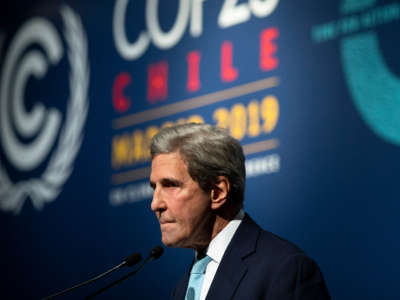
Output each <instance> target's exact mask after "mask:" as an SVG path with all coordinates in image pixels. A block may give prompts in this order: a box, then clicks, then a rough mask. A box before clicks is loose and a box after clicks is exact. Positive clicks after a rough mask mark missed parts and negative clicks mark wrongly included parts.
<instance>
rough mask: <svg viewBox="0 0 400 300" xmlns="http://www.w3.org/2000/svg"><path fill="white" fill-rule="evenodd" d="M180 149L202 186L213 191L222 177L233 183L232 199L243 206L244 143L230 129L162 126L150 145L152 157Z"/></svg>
mask: <svg viewBox="0 0 400 300" xmlns="http://www.w3.org/2000/svg"><path fill="white" fill-rule="evenodd" d="M173 152H178V153H179V154H180V155H181V157H182V159H183V160H184V161H185V163H186V165H187V168H188V172H189V175H190V176H191V177H192V179H193V180H194V181H196V182H197V183H198V184H199V186H200V188H201V189H202V190H203V191H205V192H209V191H210V190H211V189H212V188H213V187H214V185H215V183H216V182H217V179H218V176H225V177H226V178H228V180H229V183H230V186H231V188H230V191H229V194H228V202H231V204H234V203H236V204H240V205H241V206H242V204H243V199H244V190H245V178H246V169H245V164H244V160H245V158H244V154H243V149H242V146H241V145H240V143H239V142H238V141H237V140H235V139H234V138H233V137H231V136H230V135H229V134H228V133H227V132H226V130H224V129H222V128H219V127H215V126H211V125H208V124H195V123H190V124H183V125H176V126H172V127H165V128H163V129H161V130H160V131H159V132H158V133H157V134H156V135H155V136H154V137H153V140H152V143H151V146H150V153H151V158H152V159H154V157H155V156H156V155H158V154H168V153H173Z"/></svg>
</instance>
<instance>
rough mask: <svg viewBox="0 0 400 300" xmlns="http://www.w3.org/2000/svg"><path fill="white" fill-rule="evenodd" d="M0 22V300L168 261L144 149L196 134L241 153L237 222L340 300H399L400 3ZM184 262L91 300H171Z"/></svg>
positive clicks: (104, 12)
mask: <svg viewBox="0 0 400 300" xmlns="http://www.w3.org/2000/svg"><path fill="white" fill-rule="evenodd" d="M1 7H2V9H1V13H0V15H1V17H0V24H1V25H0V72H1V73H0V76H1V77H0V81H1V82H0V159H1V161H0V228H1V229H0V230H1V231H0V233H1V237H2V243H1V247H0V262H1V265H2V267H3V271H2V275H1V278H0V282H1V292H0V293H1V297H2V298H4V299H26V298H32V299H37V298H41V297H44V296H47V295H49V294H51V293H53V292H56V291H58V290H61V289H63V288H66V287H69V286H72V285H74V284H76V283H78V282H81V281H84V280H86V279H88V278H90V277H92V276H94V275H97V274H99V273H101V272H103V271H105V270H106V269H107V268H109V267H112V266H113V265H116V264H118V263H119V262H120V261H122V260H123V259H124V257H125V256H127V255H129V254H130V253H132V252H135V251H139V252H141V253H142V255H143V256H146V255H147V253H148V252H149V250H150V249H151V248H152V247H153V246H155V245H158V244H160V243H161V242H160V232H159V226H158V223H157V220H156V218H155V217H154V215H153V213H152V212H151V210H150V201H151V190H150V189H149V186H148V176H149V166H150V161H149V153H148V144H149V141H150V139H151V137H152V136H153V135H154V134H155V133H156V132H157V131H158V130H159V128H161V127H163V126H168V125H169V124H171V123H172V124H175V123H184V122H191V121H195V122H207V123H211V124H216V125H219V126H224V127H226V128H227V130H228V131H229V132H230V133H231V134H232V135H233V136H234V137H236V138H237V139H239V140H240V142H241V143H242V145H243V147H244V150H245V153H246V161H247V163H246V170H247V175H248V178H247V182H246V184H247V186H246V199H245V210H246V211H247V212H248V213H249V214H250V215H251V216H252V217H253V218H254V219H255V220H256V221H257V222H258V223H259V224H260V225H262V226H263V227H264V228H265V229H268V230H270V231H272V232H274V233H276V234H278V235H280V236H282V237H284V238H286V239H288V240H290V241H292V242H294V243H296V244H297V245H298V246H299V247H301V248H302V249H304V250H305V251H306V252H307V253H308V254H309V255H310V256H311V257H313V258H315V260H316V261H317V262H318V263H319V265H320V267H321V269H322V271H323V274H324V276H325V279H326V281H327V285H328V288H329V290H330V292H331V295H332V298H333V299H398V291H397V285H398V278H400V272H399V270H400V260H399V259H398V258H397V256H398V253H399V250H400V242H399V241H398V240H397V238H396V236H398V233H399V230H398V228H399V226H400V221H399V218H398V215H399V208H400V204H399V201H398V200H399V194H400V193H399V190H398V182H397V180H398V177H399V176H398V173H399V170H400V159H399V155H400V148H399V147H400V121H399V120H400V102H399V101H400V98H399V95H400V78H399V77H400V59H399V56H398V53H399V50H400V43H399V39H398V35H397V33H398V32H399V30H400V24H399V19H400V3H399V1H393V0H392V1H390V0H387V1H384V0H382V1H377V0H341V1H311V0H301V1H282V0H246V1H229V0H224V1H222V0H221V1H211V0H208V1H204V0H180V1H178V0H174V1H157V0H147V1H144V0H143V1H128V0H118V1H107V2H105V3H100V2H97V1H72V0H71V1H68V0H66V1H35V2H30V1H21V0H18V1H17V0H15V1H6V2H5V3H2V4H1ZM192 256H193V253H192V252H191V251H190V250H183V249H165V254H164V255H163V256H162V257H161V258H160V260H157V261H154V262H151V263H149V264H148V265H147V266H146V267H145V268H144V269H143V271H142V272H141V273H139V274H137V275H136V276H135V277H133V278H131V279H129V280H127V281H126V282H124V283H122V284H120V285H119V286H117V287H114V288H112V289H110V290H109V291H107V292H106V293H104V294H103V295H101V296H99V297H98V298H99V299H130V298H132V299H162V298H167V297H168V295H169V294H170V292H171V290H172V288H173V287H174V285H175V283H176V282H177V280H178V279H179V278H180V276H181V275H182V274H183V273H184V272H185V270H186V269H187V267H188V265H189V264H190V262H191V259H192ZM128 271H129V270H124V271H122V270H121V271H120V272H119V273H118V274H114V275H112V276H110V278H107V279H104V280H100V281H99V282H97V283H96V284H94V285H92V286H87V287H85V288H82V289H80V290H77V291H75V292H74V293H72V294H71V295H69V296H65V298H66V299H67V298H79V297H83V296H86V295H88V294H90V293H91V292H93V291H95V290H96V289H97V288H100V287H102V286H104V285H105V284H106V283H108V282H110V281H112V280H113V279H116V278H118V277H120V276H121V275H123V274H125V273H126V272H128Z"/></svg>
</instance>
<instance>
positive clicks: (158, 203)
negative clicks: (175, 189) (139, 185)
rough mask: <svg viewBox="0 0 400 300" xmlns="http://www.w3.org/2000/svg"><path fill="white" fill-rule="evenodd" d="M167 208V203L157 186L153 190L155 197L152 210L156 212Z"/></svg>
mask: <svg viewBox="0 0 400 300" xmlns="http://www.w3.org/2000/svg"><path fill="white" fill-rule="evenodd" d="M165 208H166V204H165V201H164V200H163V198H162V196H161V191H160V189H159V188H157V187H156V188H155V189H154V192H153V199H152V200H151V210H152V211H154V212H155V211H160V210H165Z"/></svg>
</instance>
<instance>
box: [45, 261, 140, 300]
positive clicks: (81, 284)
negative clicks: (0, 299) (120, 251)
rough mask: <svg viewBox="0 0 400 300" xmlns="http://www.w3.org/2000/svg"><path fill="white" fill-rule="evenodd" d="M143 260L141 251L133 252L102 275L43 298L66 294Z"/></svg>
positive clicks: (47, 299) (46, 299) (47, 298)
mask: <svg viewBox="0 0 400 300" xmlns="http://www.w3.org/2000/svg"><path fill="white" fill-rule="evenodd" d="M141 260H142V256H141V255H140V253H132V254H131V255H129V256H128V257H127V258H125V260H124V261H123V262H122V263H120V264H119V265H116V266H115V267H113V268H111V269H109V270H108V271H106V272H104V273H102V274H100V275H97V276H96V277H93V278H92V279H89V280H86V281H85V282H82V283H79V284H77V285H74V286H73V287H70V288H68V289H65V290H62V291H61V292H57V293H55V294H52V295H50V296H47V297H46V298H43V299H42V300H49V299H53V298H55V297H58V296H61V295H64V294H66V293H68V292H70V291H72V290H74V289H77V288H79V287H82V286H85V285H87V284H89V283H91V282H94V281H96V280H99V279H100V278H103V277H104V276H106V275H108V274H110V273H112V272H114V271H115V270H118V269H119V268H122V267H124V266H128V267H131V266H133V265H135V264H137V263H138V262H139V261H141Z"/></svg>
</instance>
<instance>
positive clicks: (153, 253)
mask: <svg viewBox="0 0 400 300" xmlns="http://www.w3.org/2000/svg"><path fill="white" fill-rule="evenodd" d="M163 253H164V249H163V247H161V246H156V247H154V248H153V249H151V251H150V254H149V257H151V258H153V259H157V258H159V257H160V256H161V255H162V254H163Z"/></svg>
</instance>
